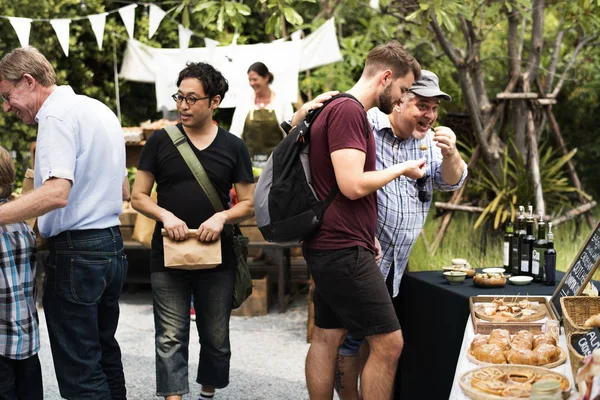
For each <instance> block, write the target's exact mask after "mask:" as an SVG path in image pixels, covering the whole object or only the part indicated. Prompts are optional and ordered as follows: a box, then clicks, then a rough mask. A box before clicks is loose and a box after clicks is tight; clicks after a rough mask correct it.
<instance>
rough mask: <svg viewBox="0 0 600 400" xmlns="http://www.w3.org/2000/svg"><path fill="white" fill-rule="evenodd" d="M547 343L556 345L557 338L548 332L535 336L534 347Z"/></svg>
mask: <svg viewBox="0 0 600 400" xmlns="http://www.w3.org/2000/svg"><path fill="white" fill-rule="evenodd" d="M545 343H547V344H551V345H553V346H556V339H555V338H554V337H552V336H550V335H548V334H541V335H537V336H536V337H534V338H533V348H534V349H535V348H536V347H538V346H539V345H541V344H545Z"/></svg>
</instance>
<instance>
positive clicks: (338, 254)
mask: <svg viewBox="0 0 600 400" xmlns="http://www.w3.org/2000/svg"><path fill="white" fill-rule="evenodd" d="M304 258H305V259H306V263H307V264H308V268H309V269H310V273H311V275H312V278H313V280H314V282H315V291H314V295H313V300H314V304H315V325H316V326H318V327H319V328H323V329H336V328H345V329H347V330H348V333H349V334H350V335H352V337H353V338H354V339H361V338H363V337H365V336H371V335H377V334H382V333H390V332H394V331H396V330H398V329H400V323H399V322H398V318H397V317H396V312H395V310H394V306H393V304H392V299H391V297H390V295H389V293H388V290H387V288H386V286H385V281H384V280H383V277H382V276H381V272H380V271H379V267H378V266H377V263H376V262H375V255H374V254H373V253H371V252H370V251H368V250H366V249H365V248H363V247H360V246H356V247H351V248H347V249H340V250H317V249H304Z"/></svg>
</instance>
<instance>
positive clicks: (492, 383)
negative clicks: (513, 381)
mask: <svg viewBox="0 0 600 400" xmlns="http://www.w3.org/2000/svg"><path fill="white" fill-rule="evenodd" d="M471 386H473V387H474V388H477V389H479V390H481V391H482V392H485V393H489V394H495V395H496V396H502V392H503V391H504V389H506V383H504V382H501V381H498V380H487V381H483V380H479V379H475V378H471Z"/></svg>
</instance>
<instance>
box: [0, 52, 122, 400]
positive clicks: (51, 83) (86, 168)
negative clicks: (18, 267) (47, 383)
mask: <svg viewBox="0 0 600 400" xmlns="http://www.w3.org/2000/svg"><path fill="white" fill-rule="evenodd" d="M0 94H1V96H2V100H3V110H4V112H6V113H8V112H13V113H14V114H16V116H17V117H19V118H21V119H22V120H23V122H25V123H26V124H35V123H37V124H38V136H37V145H36V154H35V176H34V186H35V190H34V191H32V192H31V193H28V194H27V195H24V196H21V197H20V198H19V199H17V200H15V201H12V202H9V203H6V204H4V205H2V206H0V224H7V223H13V222H16V221H22V220H25V219H29V218H33V217H39V219H38V226H39V230H40V234H41V235H42V237H44V238H47V239H48V248H49V258H48V263H47V278H46V286H45V291H44V299H43V303H44V312H45V315H46V323H47V325H48V333H49V336H50V345H51V348H52V356H53V360H54V367H55V372H56V378H57V380H58V385H59V388H60V393H61V395H62V396H63V397H64V398H69V399H90V400H91V399H93V400H115V399H125V398H126V389H125V378H124V375H123V365H122V362H121V351H120V349H119V345H118V343H117V341H116V339H115V331H116V329H117V323H118V320H119V302H118V301H119V296H120V294H121V289H122V287H123V283H124V280H125V276H126V274H127V257H126V256H125V253H124V250H123V239H122V237H121V234H120V232H119V214H120V213H121V210H122V200H123V198H124V197H128V196H129V194H128V193H129V189H128V188H129V186H128V185H126V170H125V142H124V137H123V133H122V130H121V125H120V123H119V121H118V119H117V117H116V116H115V114H114V113H113V112H112V111H111V110H110V109H109V108H108V107H106V106H105V105H104V104H102V103H100V102H99V101H97V100H94V99H91V98H89V97H86V96H81V95H77V94H75V92H73V89H71V87H69V86H57V85H56V73H55V72H54V69H53V67H52V65H51V64H50V63H49V62H48V60H47V59H46V58H45V57H44V56H43V55H42V54H41V53H40V52H39V51H37V50H36V49H34V48H32V47H28V48H19V49H16V50H14V51H12V52H11V53H8V54H7V55H6V56H4V58H3V59H2V60H0ZM124 178H125V179H124Z"/></svg>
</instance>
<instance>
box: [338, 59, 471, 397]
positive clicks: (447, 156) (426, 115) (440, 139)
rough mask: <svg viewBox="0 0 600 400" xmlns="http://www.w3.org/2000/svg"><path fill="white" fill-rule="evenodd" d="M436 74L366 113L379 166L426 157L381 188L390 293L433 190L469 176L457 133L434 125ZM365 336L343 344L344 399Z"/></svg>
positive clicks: (438, 94) (426, 74)
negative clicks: (415, 173)
mask: <svg viewBox="0 0 600 400" xmlns="http://www.w3.org/2000/svg"><path fill="white" fill-rule="evenodd" d="M438 82H439V81H438V77H437V75H435V74H434V73H433V72H431V71H427V70H422V71H421V79H419V80H417V81H415V82H414V83H413V85H412V86H411V88H410V89H409V91H408V93H406V95H405V97H404V99H403V101H402V102H401V103H399V104H396V105H394V107H393V111H392V112H391V113H390V114H389V115H386V114H384V113H383V112H381V111H380V110H378V109H377V108H373V109H371V110H369V112H368V113H367V115H368V117H369V122H370V124H371V126H372V127H373V132H374V135H375V144H376V148H377V169H378V170H382V169H385V168H388V167H389V166H391V165H394V164H398V163H401V162H404V161H407V160H416V159H420V158H423V157H424V158H426V159H427V172H426V174H425V176H423V177H422V178H420V179H418V180H414V179H410V178H407V177H405V176H400V177H398V178H397V179H395V180H393V181H391V182H390V183H388V184H387V185H385V186H384V187H383V188H381V189H379V190H378V191H377V238H378V239H379V243H380V246H381V260H380V261H379V268H380V270H381V273H382V274H383V277H384V279H385V281H386V285H387V287H388V290H389V292H390V294H391V295H392V297H396V296H397V295H398V291H399V288H400V280H401V278H402V274H403V272H404V269H405V267H406V264H407V262H408V257H409V255H410V251H411V249H412V247H413V245H414V244H415V242H416V241H417V238H418V236H419V234H420V232H421V229H422V228H423V225H424V224H425V219H426V218H427V213H428V212H429V207H430V205H431V199H432V191H433V189H437V190H442V191H453V190H457V189H459V188H460V187H461V186H462V184H463V183H464V181H465V178H466V177H467V165H466V163H465V162H464V161H463V160H462V158H461V157H460V154H459V152H458V150H457V149H456V135H455V134H454V132H453V131H452V130H451V129H450V128H448V127H445V126H438V127H435V128H434V123H435V122H436V120H437V117H438V108H439V104H440V102H441V100H446V101H451V100H452V99H451V97H450V96H449V95H448V94H446V93H444V92H442V91H441V90H440V87H439V83H438ZM361 344H362V340H354V339H352V338H351V337H347V338H346V340H345V341H344V343H343V344H342V346H341V347H340V350H339V354H338V360H337V371H336V385H335V386H336V390H337V392H338V395H339V397H340V399H342V400H348V399H359V398H360V397H359V393H358V385H357V380H358V375H359V370H360V365H361V359H360V358H359V357H358V354H359V348H360V346H361Z"/></svg>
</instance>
